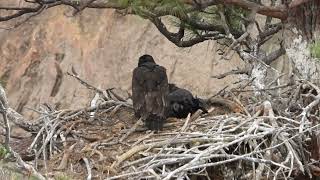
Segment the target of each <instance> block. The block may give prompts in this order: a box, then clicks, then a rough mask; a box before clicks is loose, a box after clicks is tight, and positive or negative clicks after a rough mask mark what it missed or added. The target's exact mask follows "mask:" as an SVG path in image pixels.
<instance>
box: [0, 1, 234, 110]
mask: <svg viewBox="0 0 320 180" xmlns="http://www.w3.org/2000/svg"><path fill="white" fill-rule="evenodd" d="M71 12H72V11H71V10H70V9H69V8H67V7H57V8H53V9H49V10H48V11H46V12H45V13H43V14H41V15H39V16H37V17H34V18H33V19H31V20H30V21H28V22H26V23H25V24H23V25H21V26H19V27H18V28H15V29H12V30H9V31H7V30H1V31H0V80H1V82H2V83H3V84H5V87H6V90H7V93H8V97H9V100H10V104H11V106H12V107H14V108H15V109H16V110H17V111H18V112H21V113H23V114H25V115H27V114H28V115H31V116H33V115H34V114H32V112H31V111H30V110H26V108H25V107H31V108H38V106H39V105H40V104H41V103H45V102H48V103H51V104H56V105H59V107H60V108H67V107H68V108H77V107H79V106H83V105H85V104H86V103H87V102H88V101H89V99H91V98H92V97H93V93H92V92H91V91H90V90H87V89H86V88H85V87H84V86H82V85H81V84H80V83H79V82H77V81H76V80H75V79H73V78H71V77H69V76H67V75H66V72H67V71H71V67H72V66H73V67H74V68H75V70H76V71H77V73H78V74H79V76H80V77H82V78H83V79H85V80H86V81H88V82H90V83H91V84H93V85H94V86H96V87H100V88H103V89H106V88H111V87H117V88H121V89H123V90H128V91H130V90H131V75H132V70H133V68H134V67H135V66H136V65H137V62H138V58H139V56H141V55H142V54H145V53H148V54H151V55H152V56H153V57H154V58H155V60H156V62H157V63H159V64H161V65H162V66H164V67H166V68H167V74H168V77H169V81H170V82H174V83H176V84H177V85H178V86H181V87H183V88H186V89H188V90H191V91H192V92H193V93H194V94H196V95H198V96H207V95H209V94H213V93H214V92H217V91H219V90H220V89H222V88H223V87H224V86H226V85H227V84H231V82H232V81H233V78H232V77H231V78H225V79H224V80H217V79H213V78H211V77H210V76H211V75H217V74H220V73H223V72H226V71H229V70H231V69H234V67H236V66H239V63H240V61H239V60H237V58H236V57H235V58H233V59H232V60H229V61H225V60H220V57H219V56H218V55H217V54H216V49H217V48H218V47H217V46H216V45H215V44H214V42H204V43H201V44H199V45H196V46H194V47H192V48H184V49H182V48H178V47H176V46H175V45H174V44H172V43H171V42H169V41H168V40H167V39H165V37H163V36H162V35H161V34H160V33H159V32H158V30H157V29H156V28H155V27H154V26H153V24H151V23H150V22H148V21H147V20H144V19H141V18H140V17H137V16H122V15H119V14H118V13H116V12H114V11H113V10H97V9H95V10H84V11H83V12H82V13H81V14H79V15H77V16H74V17H70V16H69V14H71ZM4 25H6V24H4ZM7 25H8V24H7Z"/></svg>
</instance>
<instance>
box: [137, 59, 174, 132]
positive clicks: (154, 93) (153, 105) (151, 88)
mask: <svg viewBox="0 0 320 180" xmlns="http://www.w3.org/2000/svg"><path fill="white" fill-rule="evenodd" d="M168 93H169V85H168V78H167V74H166V69H165V68H164V67H162V66H160V65H158V64H156V63H155V61H154V60H153V57H152V56H150V55H143V56H141V57H140V58H139V63H138V67H136V68H135V69H134V70H133V76H132V101H133V108H134V111H135V115H136V117H138V118H142V120H143V121H144V122H145V125H146V126H147V127H148V129H150V130H160V129H161V128H162V127H163V124H164V121H165V118H166V109H167V102H166V96H167V94H168Z"/></svg>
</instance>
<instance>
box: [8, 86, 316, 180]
mask: <svg viewBox="0 0 320 180" xmlns="http://www.w3.org/2000/svg"><path fill="white" fill-rule="evenodd" d="M80 81H81V80H80ZM83 83H84V85H86V86H89V85H88V84H86V83H85V82H83ZM281 88H282V87H281ZM91 89H94V90H95V91H96V92H97V94H99V95H100V97H102V98H100V99H99V98H97V99H96V100H95V101H94V102H95V103H93V106H91V107H87V108H83V109H78V110H54V109H53V108H50V106H46V107H45V108H42V111H41V112H40V111H39V113H40V118H39V119H38V121H36V123H33V124H31V123H27V122H26V121H25V120H24V119H23V117H22V116H19V115H18V114H17V113H16V112H14V110H12V109H11V108H6V109H5V112H6V115H7V117H8V120H9V121H11V122H13V123H15V124H18V125H19V126H20V127H23V128H24V129H26V130H29V131H33V132H34V135H33V136H32V137H31V138H32V143H31V144H30V145H29V146H28V150H29V151H28V152H29V157H30V156H31V157H32V158H31V159H33V163H32V167H34V169H33V170H32V172H31V173H33V174H34V173H35V172H37V171H35V169H38V170H39V172H40V173H41V174H43V175H45V176H47V177H50V176H51V175H54V172H55V171H67V172H69V174H70V175H72V176H78V177H83V176H87V179H92V178H94V177H99V178H106V179H110V180H111V179H141V178H147V179H149V178H150V179H154V178H155V179H172V178H186V179H192V178H193V177H198V178H199V177H202V178H204V179H210V178H211V179H215V178H221V177H224V178H228V177H229V178H231V177H235V178H236V179H253V178H256V179H262V178H267V179H279V178H289V177H299V176H300V177H302V176H304V177H306V178H309V177H313V176H318V175H319V174H320V173H319V172H320V166H319V161H318V160H319V158H320V157H319V154H320V153H319V147H320V146H319V145H320V144H319V142H320V139H319V137H320V136H319V126H320V124H319V120H320V118H319V110H320V109H319V102H320V89H319V87H318V86H316V85H315V84H312V83H310V82H306V81H299V82H298V83H295V85H290V86H289V87H287V88H286V89H285V90H283V91H282V93H280V94H281V95H280V96H278V97H276V98H273V99H269V100H267V98H265V99H264V100H262V99H261V100H255V99H253V98H250V97H248V96H240V95H239V96H235V95H234V93H235V91H234V92H233V93H232V94H233V96H229V97H233V99H232V101H231V100H226V101H228V102H233V103H235V104H237V105H236V106H235V107H241V108H242V112H243V113H228V114H222V115H221V114H217V113H214V112H215V109H217V108H218V107H215V106H214V107H213V109H212V111H211V112H210V113H209V114H201V112H200V111H198V112H196V113H195V114H193V115H192V116H188V117H187V118H186V119H174V118H173V119H168V122H167V123H166V125H165V127H164V130H163V131H161V132H158V133H155V132H150V131H146V129H144V128H143V126H142V123H141V122H140V120H139V121H138V120H137V119H135V118H134V115H133V110H132V108H131V104H130V100H125V98H121V97H120V96H119V95H117V94H115V93H114V92H112V90H107V91H102V90H99V89H96V88H91ZM271 89H273V90H274V88H271ZM239 94H240V93H239ZM264 97H268V96H264ZM216 102H217V101H216ZM241 102H246V103H243V104H242V103H241ZM208 103H211V104H214V100H209V101H208ZM221 104H222V105H225V107H228V108H232V106H228V103H220V105H221ZM229 104H230V103H229ZM222 108H224V107H222ZM21 122H24V123H21ZM14 149H15V148H14V147H13V150H12V151H13V152H14ZM20 154H21V153H20ZM22 159H26V158H22ZM29 173H30V172H29ZM41 174H40V175H39V174H38V175H37V176H42V175H41Z"/></svg>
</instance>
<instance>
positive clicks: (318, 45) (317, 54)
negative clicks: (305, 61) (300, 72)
mask: <svg viewBox="0 0 320 180" xmlns="http://www.w3.org/2000/svg"><path fill="white" fill-rule="evenodd" d="M310 53H311V56H312V57H313V58H320V41H316V42H314V43H312V44H311V46H310Z"/></svg>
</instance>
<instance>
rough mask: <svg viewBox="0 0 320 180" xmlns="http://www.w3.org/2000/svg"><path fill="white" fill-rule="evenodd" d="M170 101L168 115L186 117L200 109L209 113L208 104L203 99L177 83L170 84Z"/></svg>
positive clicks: (168, 97)
mask: <svg viewBox="0 0 320 180" xmlns="http://www.w3.org/2000/svg"><path fill="white" fill-rule="evenodd" d="M167 101H168V110H167V116H168V117H176V118H186V117H187V116H188V114H189V113H191V114H193V113H195V112H196V111H197V110H198V109H201V110H202V111H203V112H204V113H207V112H208V111H207V104H206V103H205V101H204V100H203V99H200V98H197V97H194V96H193V95H192V93H191V92H190V91H188V90H186V89H183V88H179V87H177V86H176V85H175V84H169V94H168V96H167Z"/></svg>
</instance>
